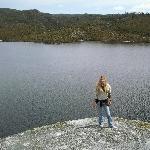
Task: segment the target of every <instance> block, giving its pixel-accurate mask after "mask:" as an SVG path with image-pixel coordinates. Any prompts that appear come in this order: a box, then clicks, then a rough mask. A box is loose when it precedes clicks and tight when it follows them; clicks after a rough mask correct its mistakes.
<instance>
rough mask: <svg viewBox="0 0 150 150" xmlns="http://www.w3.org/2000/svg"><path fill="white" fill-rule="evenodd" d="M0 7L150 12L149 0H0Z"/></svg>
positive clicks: (81, 11)
mask: <svg viewBox="0 0 150 150" xmlns="http://www.w3.org/2000/svg"><path fill="white" fill-rule="evenodd" d="M0 8H13V9H18V10H27V9H38V10H40V11H41V12H48V13H55V14H59V13H63V14H66V13H67V14H83V13H89V14H113V13H125V12H144V13H146V12H148V13H150V0H0Z"/></svg>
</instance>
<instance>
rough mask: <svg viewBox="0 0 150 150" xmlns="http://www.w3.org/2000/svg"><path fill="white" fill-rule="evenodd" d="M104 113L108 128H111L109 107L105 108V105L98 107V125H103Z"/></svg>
mask: <svg viewBox="0 0 150 150" xmlns="http://www.w3.org/2000/svg"><path fill="white" fill-rule="evenodd" d="M104 113H106V116H107V119H108V125H109V127H113V123H112V117H111V115H110V110H109V106H107V105H106V104H103V105H102V107H100V111H99V125H102V124H103V121H104Z"/></svg>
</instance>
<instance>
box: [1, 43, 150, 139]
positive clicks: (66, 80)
mask: <svg viewBox="0 0 150 150" xmlns="http://www.w3.org/2000/svg"><path fill="white" fill-rule="evenodd" d="M101 74H105V75H107V77H108V79H109V83H110V84H111V86H112V97H113V105H112V106H111V113H112V115H113V116H119V117H125V118H129V119H140V120H144V121H150V45H149V44H102V43H99V42H84V43H74V44H60V45H46V44H37V43H23V42H20V43H19V42H16V43H15V42H12V43H11V42H10V43H7V42H1V43H0V137H5V136H8V135H12V134H15V133H18V132H21V131H24V130H27V129H31V128H34V127H38V126H42V125H46V124H51V123H55V122H58V121H64V120H72V119H78V118H85V117H94V116H95V112H94V111H93V110H92V109H91V107H90V101H91V100H92V99H94V98H95V83H96V81H97V79H98V78H99V76H100V75H101Z"/></svg>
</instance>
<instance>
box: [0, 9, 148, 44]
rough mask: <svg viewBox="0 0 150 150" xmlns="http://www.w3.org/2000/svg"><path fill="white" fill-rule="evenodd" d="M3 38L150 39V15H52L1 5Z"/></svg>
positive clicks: (50, 40)
mask: <svg viewBox="0 0 150 150" xmlns="http://www.w3.org/2000/svg"><path fill="white" fill-rule="evenodd" d="M0 40H3V41H34V42H44V43H61V42H77V41H82V40H83V41H102V42H128V41H130V42H147V43H149V42H150V14H144V13H140V14H135V13H126V14H110V15H97V14H95V15H94V14H73V15H72V14H48V13H42V12H40V11H38V10H36V9H33V10H23V11H20V10H15V9H7V8H0Z"/></svg>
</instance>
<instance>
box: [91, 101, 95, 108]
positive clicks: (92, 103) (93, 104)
mask: <svg viewBox="0 0 150 150" xmlns="http://www.w3.org/2000/svg"><path fill="white" fill-rule="evenodd" d="M90 105H91V107H92V108H94V109H96V102H95V100H92V102H91V104H90Z"/></svg>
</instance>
